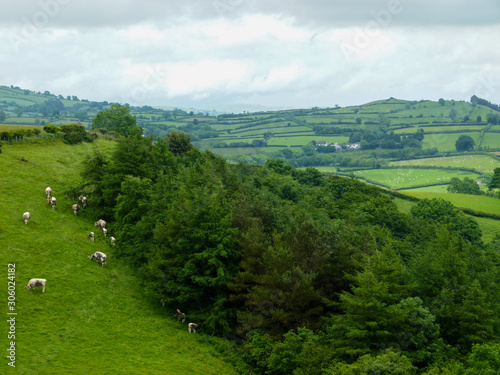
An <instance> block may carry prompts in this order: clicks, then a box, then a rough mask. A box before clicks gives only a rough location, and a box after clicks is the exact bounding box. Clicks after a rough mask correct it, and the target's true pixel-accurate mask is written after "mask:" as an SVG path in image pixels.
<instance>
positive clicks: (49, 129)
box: [43, 124, 60, 134]
mask: <svg viewBox="0 0 500 375" xmlns="http://www.w3.org/2000/svg"><path fill="white" fill-rule="evenodd" d="M43 130H44V131H45V133H52V134H55V133H57V132H58V131H59V130H60V129H59V128H58V127H57V126H55V125H52V124H47V125H45V126H44V127H43Z"/></svg>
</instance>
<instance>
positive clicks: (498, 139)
mask: <svg viewBox="0 0 500 375" xmlns="http://www.w3.org/2000/svg"><path fill="white" fill-rule="evenodd" d="M481 146H482V147H489V148H496V149H498V148H500V133H486V134H485V135H484V138H483V142H482V143H481Z"/></svg>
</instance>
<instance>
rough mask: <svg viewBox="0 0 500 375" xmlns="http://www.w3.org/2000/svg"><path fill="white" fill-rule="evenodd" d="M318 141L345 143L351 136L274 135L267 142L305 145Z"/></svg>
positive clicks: (271, 143) (270, 144)
mask: <svg viewBox="0 0 500 375" xmlns="http://www.w3.org/2000/svg"><path fill="white" fill-rule="evenodd" d="M312 141H316V142H321V141H326V142H328V144H332V143H335V142H337V143H345V142H348V141H349V137H328V136H326V137H325V136H321V135H314V136H313V135H304V136H299V137H272V138H271V139H269V141H268V142H267V144H268V145H269V146H272V145H283V146H304V145H307V144H308V143H310V142H312Z"/></svg>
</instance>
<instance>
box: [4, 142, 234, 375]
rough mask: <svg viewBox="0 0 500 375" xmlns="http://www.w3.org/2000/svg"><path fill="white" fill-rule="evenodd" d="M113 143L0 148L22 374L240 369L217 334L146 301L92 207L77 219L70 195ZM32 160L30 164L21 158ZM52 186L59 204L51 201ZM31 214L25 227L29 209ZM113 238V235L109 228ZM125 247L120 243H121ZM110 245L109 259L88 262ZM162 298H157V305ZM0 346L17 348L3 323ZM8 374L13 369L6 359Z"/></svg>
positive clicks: (18, 362)
mask: <svg viewBox="0 0 500 375" xmlns="http://www.w3.org/2000/svg"><path fill="white" fill-rule="evenodd" d="M113 145H114V144H113V143H112V142H110V141H104V140H98V141H97V142H95V143H93V144H81V145H76V146H68V145H64V144H63V143H62V142H61V141H60V140H55V141H53V142H51V143H40V144H27V143H26V144H18V145H8V144H4V145H3V147H2V154H0V171H1V172H0V184H1V188H2V191H1V195H0V244H1V246H0V260H1V261H0V264H1V268H2V274H3V280H4V281H3V282H2V286H1V287H0V290H1V291H0V301H1V302H0V306H1V310H2V314H3V317H2V320H4V321H5V320H7V317H8V316H7V301H8V299H7V298H8V295H7V276H8V264H10V263H15V281H16V293H15V298H16V299H15V303H16V305H15V308H16V310H15V312H16V313H17V316H16V326H15V329H16V332H15V335H16V337H15V343H16V344H15V347H16V362H15V365H16V369H15V371H11V373H16V374H29V375H31V374H70V373H75V374H99V375H102V374H113V375H114V374H234V373H236V372H235V370H234V369H233V368H232V367H231V366H230V365H228V364H227V363H225V362H224V361H223V359H222V358H221V357H220V355H219V354H218V353H217V351H216V350H215V349H214V347H213V346H212V344H210V343H209V339H208V338H207V337H206V336H204V335H203V328H202V327H201V330H200V332H199V333H198V334H196V335H194V334H191V335H190V334H189V333H188V331H187V326H186V324H182V323H180V322H177V321H176V320H174V318H173V311H167V310H165V309H164V308H162V306H161V305H160V303H157V302H154V303H152V302H151V301H148V300H147V299H146V298H145V296H144V295H143V292H142V289H141V286H140V284H139V282H138V278H136V277H135V276H134V275H133V274H132V273H131V271H130V270H129V269H128V268H127V266H125V265H124V264H122V262H120V261H119V260H117V259H116V258H115V257H114V255H113V254H114V251H113V250H114V249H113V248H112V247H111V246H110V245H109V243H108V242H107V240H105V239H104V238H103V236H102V234H100V233H99V234H98V235H97V238H96V241H95V242H91V241H90V240H89V239H88V238H87V234H88V233H89V232H90V231H95V232H96V233H97V231H96V228H95V227H94V222H95V221H96V220H97V219H99V218H96V217H93V215H92V214H91V212H90V211H89V209H87V210H84V211H83V212H82V213H81V214H80V215H79V216H74V215H73V212H72V210H71V205H72V204H73V203H76V202H73V201H72V200H68V199H67V198H66V197H65V196H64V194H63V191H64V190H65V189H67V188H68V187H69V186H70V185H71V184H73V183H74V181H75V180H76V179H77V178H78V170H79V166H80V164H81V161H82V160H83V158H84V156H85V155H87V154H88V153H90V152H92V151H93V150H95V149H99V150H101V151H102V152H105V153H107V152H110V151H111V149H112V148H113ZM21 157H24V158H25V159H27V160H29V161H30V162H29V163H28V162H22V161H20V158H21ZM47 186H50V187H52V189H53V195H54V196H55V197H56V198H57V207H56V209H55V210H52V209H51V208H50V206H49V205H48V204H47V200H46V198H45V193H44V190H45V188H46V187H47ZM25 211H29V212H30V213H31V220H30V222H29V224H28V225H25V224H24V222H23V219H22V215H23V213H24V212H25ZM111 234H112V233H111ZM118 246H119V245H118ZM95 251H102V252H104V253H106V254H107V255H108V265H107V267H105V268H102V267H101V265H100V264H97V263H95V262H94V261H90V260H89V255H90V254H92V253H93V252H95ZM30 278H45V279H47V288H46V292H45V293H42V291H41V290H40V289H39V288H37V290H35V291H34V292H33V291H27V290H26V289H25V287H24V286H25V285H26V284H27V282H28V280H29V279H30ZM155 303H156V304H155ZM2 332H3V333H2V335H1V339H0V343H1V344H2V345H1V346H2V349H3V351H4V354H5V351H6V349H8V348H9V342H10V341H12V340H9V339H8V337H7V326H6V323H4V329H3V330H2ZM2 357H3V361H2V364H1V366H2V370H1V371H0V373H9V370H5V368H6V367H7V363H6V361H7V360H6V358H5V355H3V356H2Z"/></svg>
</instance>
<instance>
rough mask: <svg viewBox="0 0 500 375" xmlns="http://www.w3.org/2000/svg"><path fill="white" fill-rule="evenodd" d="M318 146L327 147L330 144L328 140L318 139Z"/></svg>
mask: <svg viewBox="0 0 500 375" xmlns="http://www.w3.org/2000/svg"><path fill="white" fill-rule="evenodd" d="M316 146H322V147H326V146H328V143H327V142H326V141H318V142H316Z"/></svg>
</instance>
